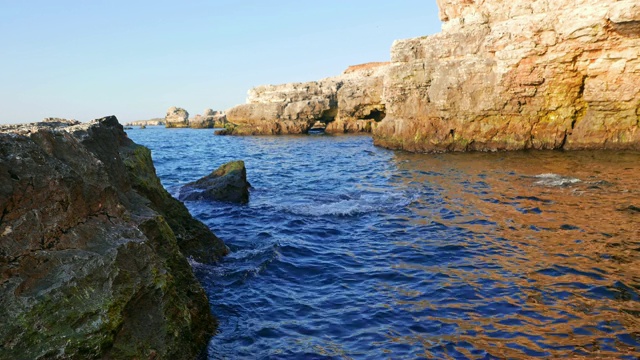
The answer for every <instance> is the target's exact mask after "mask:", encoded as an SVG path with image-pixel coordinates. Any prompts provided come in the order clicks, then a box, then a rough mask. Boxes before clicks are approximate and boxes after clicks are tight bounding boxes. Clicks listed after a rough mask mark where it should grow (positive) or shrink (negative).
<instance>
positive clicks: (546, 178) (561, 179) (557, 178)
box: [533, 173, 582, 187]
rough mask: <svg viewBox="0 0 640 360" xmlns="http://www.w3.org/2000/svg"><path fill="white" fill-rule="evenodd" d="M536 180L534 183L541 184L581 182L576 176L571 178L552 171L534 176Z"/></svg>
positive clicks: (555, 184)
mask: <svg viewBox="0 0 640 360" xmlns="http://www.w3.org/2000/svg"><path fill="white" fill-rule="evenodd" d="M534 177H535V178H536V179H539V180H538V181H536V182H534V183H533V184H534V185H541V186H554V187H555V186H569V185H573V184H577V183H580V182H582V180H580V179H578V178H573V177H569V176H562V175H558V174H553V173H545V174H539V175H536V176H534Z"/></svg>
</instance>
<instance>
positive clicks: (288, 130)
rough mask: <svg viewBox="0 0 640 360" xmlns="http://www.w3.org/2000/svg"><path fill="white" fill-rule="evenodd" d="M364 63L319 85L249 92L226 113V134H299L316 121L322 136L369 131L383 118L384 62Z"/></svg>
mask: <svg viewBox="0 0 640 360" xmlns="http://www.w3.org/2000/svg"><path fill="white" fill-rule="evenodd" d="M365 65H367V64H365ZM365 65H362V66H359V67H352V68H350V69H347V71H345V74H343V75H340V76H336V77H332V78H327V79H324V80H320V81H313V82H307V83H291V84H283V85H266V86H258V87H256V88H253V89H251V90H249V94H248V97H247V103H246V104H243V105H238V106H236V107H234V108H232V109H230V110H228V111H227V121H228V122H229V123H230V127H229V130H230V131H229V132H231V133H233V134H238V135H258V134H268V135H271V134H303V133H306V132H307V131H308V130H309V129H311V128H312V127H313V126H314V124H316V122H321V123H323V124H325V125H326V131H327V132H340V133H342V132H360V131H371V127H372V125H371V123H372V122H374V121H377V120H380V119H381V118H383V117H384V106H383V105H382V104H381V98H382V97H381V95H382V84H383V81H382V77H381V76H382V75H383V74H384V68H385V66H386V65H387V64H385V63H382V64H375V65H367V66H365Z"/></svg>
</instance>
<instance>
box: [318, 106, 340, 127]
mask: <svg viewBox="0 0 640 360" xmlns="http://www.w3.org/2000/svg"><path fill="white" fill-rule="evenodd" d="M337 115H338V108H337V107H332V108H330V109H329V110H325V111H323V112H322V116H321V117H320V120H319V121H321V122H323V123H324V124H325V125H326V124H328V123H330V122H332V121H333V120H335V119H336V116H337Z"/></svg>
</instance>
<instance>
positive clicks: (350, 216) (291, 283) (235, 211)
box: [130, 129, 640, 359]
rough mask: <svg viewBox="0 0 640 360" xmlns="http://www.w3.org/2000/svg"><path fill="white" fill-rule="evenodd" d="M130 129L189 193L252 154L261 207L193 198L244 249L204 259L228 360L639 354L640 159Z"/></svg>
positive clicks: (201, 269)
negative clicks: (190, 186) (423, 149)
mask: <svg viewBox="0 0 640 360" xmlns="http://www.w3.org/2000/svg"><path fill="white" fill-rule="evenodd" d="M145 131H146V132H145ZM130 136H131V137H132V138H133V139H134V140H135V141H138V142H140V143H143V144H145V145H148V146H149V147H151V148H152V150H153V155H154V160H155V162H156V167H157V169H158V173H159V175H160V177H161V179H162V180H163V183H164V184H165V186H167V187H168V188H169V190H170V191H173V192H174V193H175V191H177V189H178V187H179V185H180V184H184V183H186V182H188V181H192V180H194V179H196V178H198V177H200V176H203V175H205V174H207V173H208V172H210V171H211V170H212V169H214V168H216V167H217V166H218V165H220V164H222V163H223V162H226V161H229V160H232V159H236V158H241V159H244V160H245V161H246V164H247V173H248V178H249V181H250V182H251V183H252V185H253V186H254V189H253V191H252V193H251V202H250V204H249V205H245V206H243V205H234V204H225V203H217V202H190V203H187V206H188V207H189V208H190V210H191V211H192V212H193V213H194V214H195V215H196V216H197V217H198V218H200V219H201V220H203V221H204V222H205V223H206V224H207V225H209V226H210V227H211V228H212V229H213V230H214V232H216V234H218V235H219V236H220V237H222V238H223V239H224V240H225V241H226V242H227V244H228V245H229V246H230V247H231V249H232V254H230V255H229V256H228V257H227V258H226V259H225V260H224V261H223V262H222V263H221V264H219V265H217V266H210V265H204V264H198V263H195V262H194V263H193V266H194V269H195V271H196V274H197V276H198V277H199V279H200V280H201V282H202V283H203V284H204V286H205V288H206V290H207V293H208V295H209V298H210V301H211V302H212V309H213V311H214V312H215V314H216V315H217V316H218V317H219V319H220V323H221V327H220V333H219V334H218V335H217V336H216V337H214V338H213V339H212V341H211V344H210V346H209V356H210V358H212V359H218V358H228V359H235V358H274V359H280V358H289V359H300V358H312V359H317V358H330V359H333V358H336V359H349V358H372V359H379V358H391V359H397V358H417V357H423V358H454V359H458V358H471V359H475V358H490V359H493V358H530V357H544V358H553V357H558V358H565V357H595V358H629V359H633V358H636V357H637V356H638V355H640V225H639V220H640V167H638V164H640V154H637V153H613V152H581V153H563V152H518V153H492V154H480V153H478V154H440V155H424V154H422V155H421V154H408V153H404V152H394V151H388V150H385V149H379V148H375V147H373V146H372V144H371V139H370V138H368V137H362V136H344V137H327V136H323V137H308V136H302V137H249V138H237V137H213V136H211V134H210V132H209V131H195V130H188V129H187V130H180V131H167V130H152V131H149V130H143V131H137V130H134V131H131V132H130Z"/></svg>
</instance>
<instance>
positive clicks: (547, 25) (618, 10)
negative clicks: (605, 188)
mask: <svg viewBox="0 0 640 360" xmlns="http://www.w3.org/2000/svg"><path fill="white" fill-rule="evenodd" d="M438 4H439V6H440V17H441V19H442V20H443V21H445V24H444V25H443V32H442V33H440V34H436V35H433V36H427V37H422V38H416V39H408V40H401V41H396V42H395V43H394V45H393V47H392V54H391V58H392V63H393V65H392V66H390V67H389V72H388V74H387V76H386V77H385V85H384V98H383V101H382V102H383V103H384V104H385V105H386V108H387V117H386V118H385V120H383V121H382V122H381V123H380V124H379V126H377V127H376V128H375V129H374V140H375V143H376V144H377V145H382V146H386V147H391V148H402V149H406V150H410V151H448V150H453V151H464V150H514V149H525V148H536V149H557V148H564V149H585V148H612V149H615V148H640V130H639V129H638V127H639V125H640V117H639V112H640V111H639V107H640V85H639V84H640V59H639V57H640V4H638V3H637V1H633V0H622V1H613V0H604V1H603V0H597V1H595V0H575V1H551V0H538V1H519V0H515V1H514V0H512V1H499V0H484V1H483V0H477V1H472V0H438Z"/></svg>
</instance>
